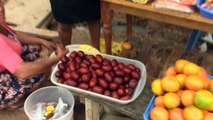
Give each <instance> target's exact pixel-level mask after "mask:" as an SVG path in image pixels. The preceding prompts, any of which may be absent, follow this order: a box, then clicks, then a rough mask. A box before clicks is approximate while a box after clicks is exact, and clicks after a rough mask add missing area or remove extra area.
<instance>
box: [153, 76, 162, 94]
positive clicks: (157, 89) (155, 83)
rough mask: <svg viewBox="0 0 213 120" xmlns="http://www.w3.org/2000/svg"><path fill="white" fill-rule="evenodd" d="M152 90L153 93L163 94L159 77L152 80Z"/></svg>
mask: <svg viewBox="0 0 213 120" xmlns="http://www.w3.org/2000/svg"><path fill="white" fill-rule="evenodd" d="M151 86H152V92H153V93H154V94H155V95H163V94H164V90H163V89H162V87H161V79H156V80H154V81H153V82H152V85H151Z"/></svg>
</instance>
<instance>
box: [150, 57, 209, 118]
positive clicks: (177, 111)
mask: <svg viewBox="0 0 213 120" xmlns="http://www.w3.org/2000/svg"><path fill="white" fill-rule="evenodd" d="M151 87H152V92H153V93H154V94H155V95H156V98H155V100H154V108H153V109H152V110H151V112H150V118H151V119H152V120H213V80H211V79H209V78H208V77H207V72H206V70H205V69H204V68H203V67H201V66H199V65H197V64H195V63H192V62H190V61H188V60H184V59H180V60H177V61H176V63H175V65H174V66H171V67H169V68H167V70H166V71H165V76H164V77H163V78H160V79H156V80H153V82H152V86H151Z"/></svg>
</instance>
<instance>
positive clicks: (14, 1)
mask: <svg viewBox="0 0 213 120" xmlns="http://www.w3.org/2000/svg"><path fill="white" fill-rule="evenodd" d="M5 9H6V20H7V22H8V23H12V24H15V25H20V26H32V27H37V25H39V24H40V22H42V21H43V20H44V19H45V17H46V16H47V15H48V14H49V13H50V12H51V8H50V3H49V0H9V1H7V3H6V4H5Z"/></svg>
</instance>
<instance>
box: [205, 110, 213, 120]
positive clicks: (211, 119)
mask: <svg viewBox="0 0 213 120" xmlns="http://www.w3.org/2000/svg"><path fill="white" fill-rule="evenodd" d="M204 120H213V113H211V112H206V113H205V114H204Z"/></svg>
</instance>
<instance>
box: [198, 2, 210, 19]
mask: <svg viewBox="0 0 213 120" xmlns="http://www.w3.org/2000/svg"><path fill="white" fill-rule="evenodd" d="M204 2H205V0H198V1H197V4H196V6H197V8H198V9H199V10H200V14H201V15H202V16H203V17H206V18H210V19H213V10H208V9H206V8H203V7H201V5H202V4H203V3H204Z"/></svg>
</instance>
